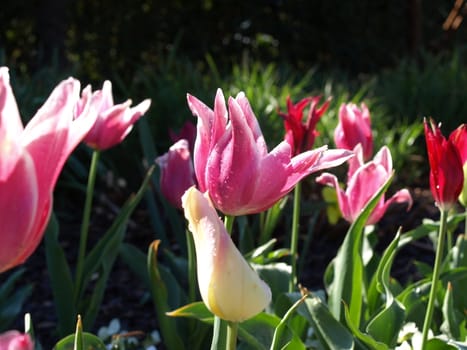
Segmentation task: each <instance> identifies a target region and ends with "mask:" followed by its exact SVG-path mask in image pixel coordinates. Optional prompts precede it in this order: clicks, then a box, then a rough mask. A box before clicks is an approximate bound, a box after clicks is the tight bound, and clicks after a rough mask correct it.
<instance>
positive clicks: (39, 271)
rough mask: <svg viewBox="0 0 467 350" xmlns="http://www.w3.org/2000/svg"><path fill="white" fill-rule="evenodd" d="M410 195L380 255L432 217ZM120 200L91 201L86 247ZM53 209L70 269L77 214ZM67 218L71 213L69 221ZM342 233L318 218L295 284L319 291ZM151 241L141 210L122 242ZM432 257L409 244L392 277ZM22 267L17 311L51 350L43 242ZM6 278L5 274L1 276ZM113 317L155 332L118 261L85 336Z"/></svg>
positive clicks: (144, 245) (382, 227)
mask: <svg viewBox="0 0 467 350" xmlns="http://www.w3.org/2000/svg"><path fill="white" fill-rule="evenodd" d="M114 189H115V187H114ZM410 191H411V194H412V196H413V199H414V205H413V207H412V209H411V210H410V211H408V212H407V211H406V208H405V206H404V205H394V206H393V207H391V208H390V209H389V210H388V212H387V213H386V215H385V216H384V218H383V219H382V220H381V222H380V224H379V225H378V228H379V229H378V236H379V244H378V248H377V249H378V250H380V251H382V250H383V249H384V247H385V246H387V244H388V243H389V242H390V240H391V239H392V237H393V236H394V234H395V233H396V231H397V229H398V227H399V226H402V227H403V228H404V230H409V229H411V228H414V227H416V226H417V225H419V224H420V223H421V220H422V219H423V218H426V217H431V218H436V217H437V215H438V212H437V209H436V208H435V207H434V205H433V200H432V197H431V193H430V191H429V190H427V189H425V188H421V187H414V188H412V189H410ZM125 196H126V193H125V191H121V192H119V193H113V194H112V195H111V196H110V195H108V196H104V197H103V198H104V200H98V201H96V202H97V203H96V206H95V210H94V213H93V217H92V224H91V231H90V244H89V245H90V246H92V244H93V242H95V241H96V240H97V239H98V238H99V237H100V236H101V235H102V234H103V232H105V230H106V229H107V228H108V226H109V224H110V222H111V221H112V219H113V218H114V217H115V213H116V210H117V209H116V208H118V207H119V205H121V203H122V202H123V200H124V199H125ZM75 199H76V198H75ZM73 202H74V203H82V202H83V198H77V199H76V200H74V201H73ZM57 206H59V207H60V210H59V211H57V212H58V214H60V213H62V214H63V213H67V216H66V217H65V216H64V215H62V216H61V217H59V220H60V224H61V229H60V241H61V242H62V245H63V247H64V249H65V251H66V254H67V257H68V259H69V261H70V262H71V264H72V266H74V265H73V264H74V261H75V259H76V247H77V246H78V238H79V223H80V218H81V213H80V211H79V210H77V209H76V204H70V203H68V202H67V201H65V202H64V203H62V202H59V203H56V207H57ZM70 213H74V214H73V215H71V216H70ZM307 224H308V222H307V218H303V222H302V226H306V225H307ZM347 228H348V225H347V224H346V223H345V222H344V221H343V220H342V221H340V222H339V223H338V224H337V225H334V226H330V225H329V224H327V222H326V218H325V216H324V214H323V215H322V216H321V217H320V218H319V219H318V222H317V224H316V228H315V230H314V232H315V233H314V236H313V238H312V242H311V245H310V251H309V253H308V254H307V255H306V263H305V268H304V270H303V271H302V275H301V276H300V282H301V283H302V284H303V285H304V286H306V287H307V288H308V289H317V288H322V286H323V281H322V278H323V272H324V269H325V268H326V266H327V265H328V264H329V262H330V261H331V259H332V258H333V257H334V256H335V254H336V252H337V249H338V247H339V245H340V243H341V242H342V240H343V238H344V235H345V232H346V230H347ZM154 237H155V234H154V232H152V230H151V225H150V224H149V220H148V217H147V214H146V212H145V210H144V208H143V207H142V206H141V207H140V208H138V209H137V210H136V211H135V212H134V214H133V216H132V219H131V222H130V225H129V228H128V232H127V235H126V238H125V241H126V242H129V243H131V244H134V245H135V246H137V247H138V248H140V249H141V251H143V252H146V251H147V249H148V246H149V244H150V243H151V241H152V240H153V239H154ZM433 256H434V252H433V248H432V245H431V243H430V242H429V240H428V239H427V240H421V241H417V242H415V243H413V244H410V245H409V246H407V247H406V248H404V249H403V253H401V254H398V256H397V258H396V260H395V262H394V267H393V276H394V277H395V278H397V279H398V280H399V281H401V282H402V283H404V282H406V281H408V280H409V279H417V278H418V276H417V271H416V269H415V266H414V264H413V261H414V260H419V261H424V262H427V263H431V262H432V260H433ZM22 267H23V268H25V269H26V272H25V274H24V278H23V280H22V282H23V283H32V284H33V285H34V290H33V293H32V295H31V296H30V298H29V299H28V300H27V302H26V303H25V305H24V307H23V312H29V313H31V316H32V319H33V324H34V328H35V332H36V334H37V336H38V338H39V340H40V341H41V343H42V345H43V348H44V349H51V348H52V347H53V345H54V344H55V342H56V341H57V339H58V338H57V334H56V324H57V319H56V316H55V309H54V303H53V298H52V293H51V290H50V286H49V283H50V282H49V276H48V272H47V268H46V260H45V254H44V246H43V243H42V244H41V245H40V246H39V248H38V249H37V251H36V252H35V253H34V254H33V256H31V258H30V259H29V260H28V261H27V262H26V263H25V264H24V266H22ZM7 275H8V273H6V274H5V276H7ZM5 276H2V278H3V277H5ZM0 281H1V280H0ZM113 318H118V319H119V320H120V322H121V323H122V328H123V329H125V330H127V331H142V332H144V333H150V332H152V331H153V330H155V329H157V320H156V317H155V313H154V307H153V305H152V302H151V299H150V297H149V293H148V291H147V288H146V286H145V285H144V283H143V282H142V281H141V280H140V279H139V278H138V277H137V276H136V275H135V274H134V273H133V272H132V271H131V270H130V269H129V268H128V266H127V265H126V264H125V263H124V262H123V261H122V260H121V259H117V261H116V264H115V266H114V268H113V271H112V273H111V276H110V279H109V283H108V286H107V289H106V293H105V297H104V302H103V305H102V307H101V309H100V312H99V315H98V318H97V320H96V324H95V326H94V327H93V328H92V329H91V331H93V332H97V330H98V329H99V328H100V327H102V326H107V325H108V324H109V322H110V321H111V320H112V319H113ZM84 326H85V327H86V325H84ZM12 328H16V329H22V328H23V314H21V315H18V318H17V319H16V320H15V321H14V323H13V324H12ZM159 348H160V347H159Z"/></svg>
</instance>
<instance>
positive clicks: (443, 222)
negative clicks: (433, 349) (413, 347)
mask: <svg viewBox="0 0 467 350" xmlns="http://www.w3.org/2000/svg"><path fill="white" fill-rule="evenodd" d="M440 211H441V217H440V226H439V236H438V246H437V248H436V257H435V264H434V267H433V277H432V280H431V289H430V296H429V299H428V305H427V309H426V313H425V321H424V322H423V332H422V346H421V348H422V350H424V349H425V348H426V342H427V340H428V331H429V330H430V325H431V320H432V318H433V311H434V307H435V298H436V290H437V288H438V282H439V281H438V280H439V275H440V271H441V262H442V257H443V251H444V242H445V240H446V232H447V214H448V212H447V210H444V209H441V210H440Z"/></svg>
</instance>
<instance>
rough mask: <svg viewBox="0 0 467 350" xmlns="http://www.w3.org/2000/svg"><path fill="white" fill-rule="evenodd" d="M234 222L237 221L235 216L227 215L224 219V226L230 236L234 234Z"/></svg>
mask: <svg viewBox="0 0 467 350" xmlns="http://www.w3.org/2000/svg"><path fill="white" fill-rule="evenodd" d="M234 220H235V216H232V215H226V216H225V217H224V226H225V228H226V230H227V233H228V234H229V235H230V234H232V227H233V223H234Z"/></svg>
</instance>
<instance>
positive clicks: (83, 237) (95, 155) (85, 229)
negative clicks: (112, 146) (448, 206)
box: [75, 149, 100, 301]
mask: <svg viewBox="0 0 467 350" xmlns="http://www.w3.org/2000/svg"><path fill="white" fill-rule="evenodd" d="M99 157H100V151H99V150H97V149H94V151H93V152H92V159H91V166H90V168H89V176H88V184H87V188H86V199H85V203H84V211H83V220H82V222H81V232H80V237H79V250H78V260H77V263H76V273H75V301H77V300H78V298H79V294H80V289H81V285H82V283H83V267H84V258H85V256H86V246H87V241H88V234H89V223H90V220H91V208H92V199H93V197H94V187H95V184H96V176H97V165H98V164H99Z"/></svg>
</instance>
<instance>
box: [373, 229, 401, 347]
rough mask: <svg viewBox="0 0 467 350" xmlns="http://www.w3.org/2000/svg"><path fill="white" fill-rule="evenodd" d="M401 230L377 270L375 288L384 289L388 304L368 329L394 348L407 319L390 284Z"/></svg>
mask: <svg viewBox="0 0 467 350" xmlns="http://www.w3.org/2000/svg"><path fill="white" fill-rule="evenodd" d="M399 237H400V230H399V232H398V233H397V234H396V237H395V238H394V240H393V241H392V242H391V244H390V245H389V246H388V247H387V249H386V251H385V252H384V254H383V257H382V259H381V262H380V264H379V266H378V269H377V270H376V281H377V282H376V287H375V289H377V290H381V289H384V299H385V300H386V305H385V307H384V308H383V310H381V311H380V312H379V313H378V314H377V315H376V316H374V317H373V318H372V319H371V320H370V322H369V323H368V326H367V327H366V331H367V332H368V334H370V335H371V336H372V337H373V338H374V339H375V340H376V341H379V342H382V343H384V344H386V345H388V346H389V347H391V348H394V347H395V346H396V343H397V336H398V334H399V331H400V329H401V328H402V326H403V324H404V320H405V308H404V306H403V305H402V304H401V303H400V302H399V301H398V300H397V299H395V298H394V296H393V293H392V291H391V285H390V272H391V267H392V262H393V260H394V257H395V254H396V252H397V246H398V243H399Z"/></svg>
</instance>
